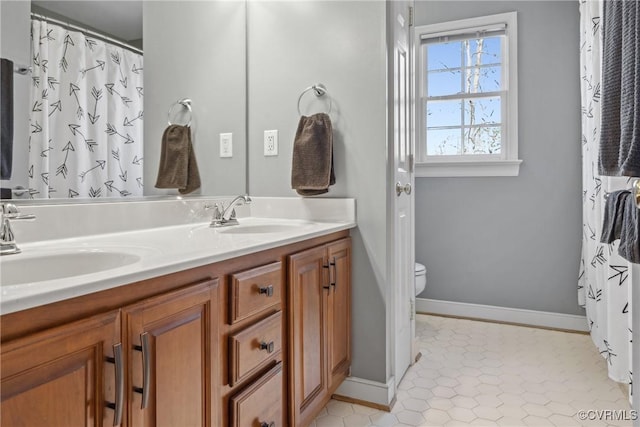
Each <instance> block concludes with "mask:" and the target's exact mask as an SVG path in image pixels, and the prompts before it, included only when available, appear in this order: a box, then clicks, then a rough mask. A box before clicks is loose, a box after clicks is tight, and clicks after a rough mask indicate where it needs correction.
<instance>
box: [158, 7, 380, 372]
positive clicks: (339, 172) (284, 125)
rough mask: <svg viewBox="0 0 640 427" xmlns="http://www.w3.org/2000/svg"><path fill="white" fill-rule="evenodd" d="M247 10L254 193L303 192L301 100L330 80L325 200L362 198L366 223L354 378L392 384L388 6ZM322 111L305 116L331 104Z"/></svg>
mask: <svg viewBox="0 0 640 427" xmlns="http://www.w3.org/2000/svg"><path fill="white" fill-rule="evenodd" d="M248 7H249V9H248V10H249V24H248V31H249V61H248V73H249V122H248V123H249V165H250V167H249V192H250V194H252V195H257V196H296V193H295V192H294V191H293V190H291V186H290V179H291V178H290V177H291V151H292V144H293V138H294V135H295V131H296V128H297V123H298V118H299V117H298V112H297V110H296V105H297V100H298V96H299V95H300V93H301V92H302V90H304V89H305V88H306V87H308V86H310V85H312V84H315V83H323V84H324V85H326V87H327V89H328V91H329V94H330V96H331V98H332V100H333V111H332V113H331V119H332V123H333V126H334V144H335V147H334V159H335V173H336V179H337V183H336V185H335V186H333V187H331V190H330V192H329V193H328V194H327V197H355V198H357V220H358V229H357V230H356V231H355V232H353V233H352V236H353V239H354V242H353V243H354V247H353V256H354V260H353V261H354V262H353V317H352V319H353V334H352V338H353V365H352V374H353V375H354V376H356V377H360V378H366V379H369V380H373V381H381V382H384V381H386V380H387V375H388V372H387V360H386V359H387V357H386V312H385V295H386V292H387V291H386V285H385V282H386V279H385V277H386V203H385V200H386V193H385V188H386V172H385V171H386V137H385V135H386V122H387V120H386V73H385V69H386V68H385V67H386V59H385V58H386V41H385V37H386V35H385V34H386V33H385V16H386V15H385V7H386V6H385V3H384V2H380V1H367V2H357V1H354V2H347V1H340V2H331V1H309V2H306V1H305V2H250V3H249V5H248ZM145 43H146V40H145ZM307 100H313V96H312V95H308V96H307V97H305V99H304V101H307ZM303 107H304V105H303ZM309 107H311V106H309ZM315 107H316V108H315V109H313V108H309V109H308V110H306V112H307V113H312V112H317V111H320V110H321V109H322V107H323V106H322V105H315ZM304 112H305V111H303V113H304ZM268 129H278V131H279V145H280V147H279V155H278V156H277V157H264V156H263V143H262V141H263V131H264V130H268Z"/></svg>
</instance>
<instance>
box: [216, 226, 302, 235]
mask: <svg viewBox="0 0 640 427" xmlns="http://www.w3.org/2000/svg"><path fill="white" fill-rule="evenodd" d="M297 228H300V225H298V224H253V225H231V226H229V227H227V228H221V229H219V230H218V231H219V232H220V233H226V234H265V233H285V232H287V231H293V230H295V229H297Z"/></svg>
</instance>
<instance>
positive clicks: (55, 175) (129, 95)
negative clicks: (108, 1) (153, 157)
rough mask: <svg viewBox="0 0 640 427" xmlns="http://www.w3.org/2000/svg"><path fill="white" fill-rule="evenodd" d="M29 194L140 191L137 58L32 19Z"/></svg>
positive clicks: (88, 194)
mask: <svg viewBox="0 0 640 427" xmlns="http://www.w3.org/2000/svg"><path fill="white" fill-rule="evenodd" d="M31 50H32V59H31V60H32V64H31V66H32V68H33V74H32V85H31V111H30V118H29V124H30V137H29V194H30V196H31V198H73V197H125V196H141V195H142V176H143V174H142V153H143V140H142V128H143V125H142V117H143V107H142V105H143V104H142V103H143V99H142V98H143V91H142V56H141V55H138V54H135V53H133V52H131V51H129V50H126V49H123V48H120V47H117V46H114V45H111V44H109V43H105V42H104V41H101V40H97V39H94V38H91V37H90V36H87V35H84V34H83V33H80V32H77V31H70V30H67V29H65V28H62V27H60V26H58V25H54V24H50V23H47V22H44V21H40V20H32V21H31Z"/></svg>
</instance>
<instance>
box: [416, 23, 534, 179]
mask: <svg viewBox="0 0 640 427" xmlns="http://www.w3.org/2000/svg"><path fill="white" fill-rule="evenodd" d="M492 26H503V27H505V42H504V44H503V52H502V54H503V57H502V61H503V71H505V72H503V77H502V80H503V81H502V83H503V90H504V91H505V95H504V97H503V100H504V102H503V105H502V118H501V120H502V126H503V132H502V141H501V149H500V154H499V155H498V154H496V155H479V154H467V155H443V156H428V157H427V153H426V148H427V147H426V144H425V142H426V134H425V133H426V126H425V113H426V112H425V111H424V104H425V103H424V94H425V93H426V90H425V87H424V84H425V81H426V79H425V78H424V75H425V73H426V70H425V58H424V49H423V39H425V38H432V37H439V36H453V35H459V34H465V33H469V32H474V31H482V30H486V29H487V28H491V27H492ZM414 42H415V43H414V46H415V49H416V50H417V52H416V59H417V60H416V61H415V76H416V82H415V83H416V86H415V87H416V103H415V106H416V119H417V120H416V122H417V123H416V124H417V126H416V137H417V142H418V143H417V144H416V168H415V172H416V176H417V177H464V176H517V175H518V174H519V172H520V163H522V160H519V159H518V52H517V46H518V26H517V13H516V12H508V13H500V14H497V15H490V16H482V17H478V18H471V19H462V20H458V21H450V22H443V23H438V24H430V25H422V26H418V27H416V28H415V31H414Z"/></svg>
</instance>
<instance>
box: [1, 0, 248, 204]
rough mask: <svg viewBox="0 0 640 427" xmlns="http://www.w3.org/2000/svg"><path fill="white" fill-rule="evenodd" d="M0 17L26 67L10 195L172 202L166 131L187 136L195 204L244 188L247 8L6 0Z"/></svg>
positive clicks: (5, 52)
mask: <svg viewBox="0 0 640 427" xmlns="http://www.w3.org/2000/svg"><path fill="white" fill-rule="evenodd" d="M0 18H1V19H2V27H1V30H0V31H1V33H2V34H1V49H0V54H1V55H0V56H2V57H3V58H7V59H10V60H12V61H13V62H14V67H15V68H16V69H18V68H26V67H30V68H31V70H30V71H29V72H27V73H25V74H20V73H19V72H16V73H14V75H13V86H14V88H13V89H14V90H13V93H14V97H13V98H14V99H13V107H14V138H13V165H12V174H11V178H10V179H4V178H6V177H3V180H2V187H3V188H5V189H12V190H13V195H12V198H15V199H69V198H71V199H74V200H82V201H84V202H86V201H92V200H94V201H98V199H100V200H102V199H113V198H117V199H121V200H126V199H133V198H136V199H137V197H136V196H162V195H177V194H179V193H178V190H177V189H157V188H155V183H156V179H157V175H158V166H159V162H160V156H161V147H162V137H163V132H164V130H165V129H166V128H167V126H168V123H169V122H171V123H174V124H187V123H189V124H190V127H191V136H192V138H191V139H192V145H193V150H194V152H195V158H196V162H197V164H198V169H199V175H200V178H201V188H200V189H199V190H197V191H195V192H193V193H191V194H192V195H196V196H197V195H207V196H213V195H215V196H227V195H235V194H240V193H243V192H245V191H246V187H247V182H246V178H247V171H246V165H247V155H246V152H247V149H246V28H245V26H246V4H245V2H244V1H232V2H229V1H224V0H220V1H217V0H210V1H204V2H203V1H139V0H131V1H99V0H84V1H83V0H80V1H78V0H74V1H51V0H32V1H31V2H30V1H20V2H1V3H0ZM185 99H188V100H189V102H188V103H185V102H182V100H185ZM3 120H4V118H3ZM221 134H222V135H224V138H225V139H226V140H229V139H230V140H231V143H230V145H227V146H226V147H225V150H224V152H223V151H222V150H221V147H220V144H221ZM94 177H95V179H94ZM18 187H23V188H25V190H24V191H23V192H20V191H16V188H18ZM6 194H7V193H6V191H5V192H4V195H3V197H4V196H6Z"/></svg>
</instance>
